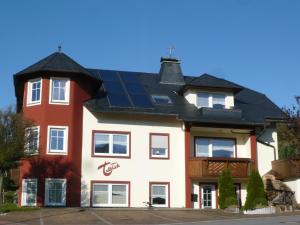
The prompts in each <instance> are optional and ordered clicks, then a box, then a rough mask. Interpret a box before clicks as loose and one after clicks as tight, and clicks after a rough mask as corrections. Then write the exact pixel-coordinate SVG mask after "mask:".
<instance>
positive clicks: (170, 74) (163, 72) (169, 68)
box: [159, 57, 185, 85]
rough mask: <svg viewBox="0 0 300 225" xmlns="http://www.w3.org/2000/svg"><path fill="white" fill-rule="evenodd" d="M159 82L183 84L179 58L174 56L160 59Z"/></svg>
mask: <svg viewBox="0 0 300 225" xmlns="http://www.w3.org/2000/svg"><path fill="white" fill-rule="evenodd" d="M160 63H161V66H160V71H159V76H160V83H161V84H176V85H183V84H185V82H184V78H183V75H182V71H181V67H180V60H178V59H175V58H171V57H169V58H163V57H162V58H161V59H160Z"/></svg>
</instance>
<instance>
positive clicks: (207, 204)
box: [201, 184, 216, 209]
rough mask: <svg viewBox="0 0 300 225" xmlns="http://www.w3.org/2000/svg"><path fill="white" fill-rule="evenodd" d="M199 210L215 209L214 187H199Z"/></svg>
mask: <svg viewBox="0 0 300 225" xmlns="http://www.w3.org/2000/svg"><path fill="white" fill-rule="evenodd" d="M201 208H202V209H205V208H209V209H215V208H216V190H215V186H214V185H211V184H204V185H201Z"/></svg>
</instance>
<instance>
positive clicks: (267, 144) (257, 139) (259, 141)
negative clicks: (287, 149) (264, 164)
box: [256, 123, 277, 160]
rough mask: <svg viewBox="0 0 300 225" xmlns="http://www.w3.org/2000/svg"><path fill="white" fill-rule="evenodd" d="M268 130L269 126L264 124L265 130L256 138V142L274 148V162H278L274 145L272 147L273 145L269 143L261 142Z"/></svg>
mask: <svg viewBox="0 0 300 225" xmlns="http://www.w3.org/2000/svg"><path fill="white" fill-rule="evenodd" d="M266 129H267V124H266V123H265V124H264V129H263V130H262V131H261V132H260V133H259V134H258V135H257V136H256V141H257V142H258V143H261V144H263V145H265V146H268V147H271V148H273V154H274V160H276V157H277V156H276V148H275V146H274V145H271V144H269V143H267V142H264V141H262V140H259V138H260V137H261V136H262V135H263V134H264V132H265V131H266Z"/></svg>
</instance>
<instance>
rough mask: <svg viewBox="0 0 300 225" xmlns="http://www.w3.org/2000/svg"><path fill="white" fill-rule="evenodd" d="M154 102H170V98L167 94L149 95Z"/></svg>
mask: <svg viewBox="0 0 300 225" xmlns="http://www.w3.org/2000/svg"><path fill="white" fill-rule="evenodd" d="M151 97H152V99H153V101H154V103H155V104H172V101H171V99H170V98H169V96H167V95H151Z"/></svg>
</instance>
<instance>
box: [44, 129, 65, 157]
mask: <svg viewBox="0 0 300 225" xmlns="http://www.w3.org/2000/svg"><path fill="white" fill-rule="evenodd" d="M67 146H68V127H61V126H59V127H56V126H49V127H48V153H56V154H57V153H58V154H59V153H61V154H66V153H67Z"/></svg>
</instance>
